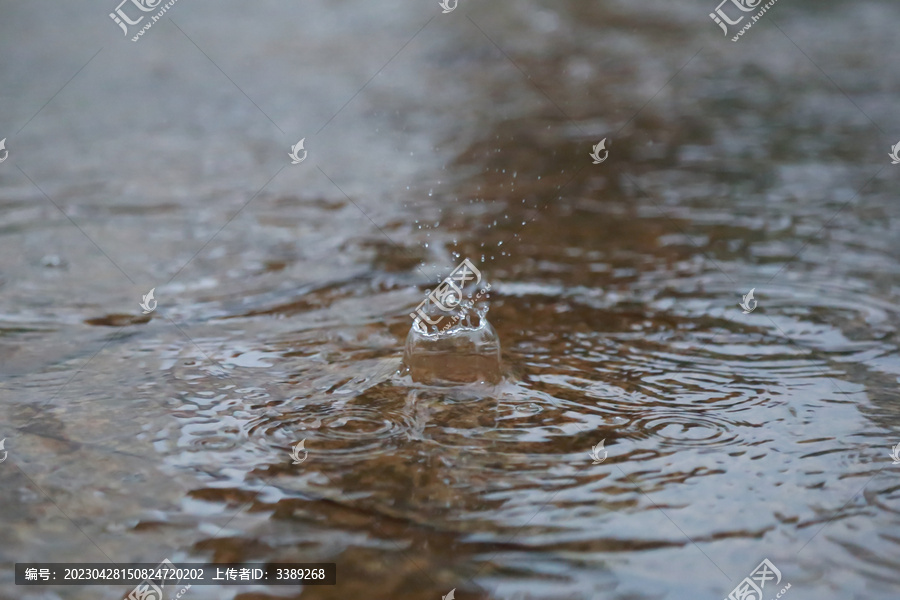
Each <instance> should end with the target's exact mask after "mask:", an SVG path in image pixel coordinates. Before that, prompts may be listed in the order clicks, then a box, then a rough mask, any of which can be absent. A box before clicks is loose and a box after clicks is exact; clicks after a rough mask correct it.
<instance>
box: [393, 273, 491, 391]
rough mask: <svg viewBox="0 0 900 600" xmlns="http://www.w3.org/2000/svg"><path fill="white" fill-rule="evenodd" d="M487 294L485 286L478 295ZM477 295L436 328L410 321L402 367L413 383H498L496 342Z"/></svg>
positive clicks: (484, 305) (421, 321) (466, 301)
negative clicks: (410, 325)
mask: <svg viewBox="0 0 900 600" xmlns="http://www.w3.org/2000/svg"><path fill="white" fill-rule="evenodd" d="M488 290H490V285H488V286H486V287H485V288H484V289H483V290H482V292H484V293H486V292H487V291H488ZM482 292H479V295H477V296H476V297H475V298H474V299H473V298H472V297H471V295H470V296H469V298H468V299H467V300H465V301H463V302H460V304H459V305H458V306H457V310H456V313H455V314H453V315H452V316H447V315H444V318H443V319H442V320H441V322H439V323H438V324H436V325H431V326H430V330H429V325H428V324H426V323H425V321H423V320H422V319H416V320H415V321H413V324H412V327H410V330H409V335H407V336H406V348H405V350H404V353H403V363H404V365H405V366H406V368H407V370H408V372H409V374H410V376H411V377H412V378H413V381H416V382H418V383H425V384H429V385H459V384H465V383H488V384H495V383H498V382H499V381H500V378H501V369H500V338H499V337H498V336H497V332H496V331H495V330H494V328H493V326H491V324H490V322H489V321H488V320H487V312H488V310H489V308H490V307H489V306H488V303H487V302H486V301H484V302H480V303H479V302H478V300H479V298H480V297H481V296H482V295H483V294H482Z"/></svg>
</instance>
